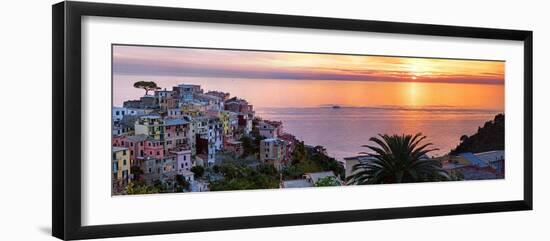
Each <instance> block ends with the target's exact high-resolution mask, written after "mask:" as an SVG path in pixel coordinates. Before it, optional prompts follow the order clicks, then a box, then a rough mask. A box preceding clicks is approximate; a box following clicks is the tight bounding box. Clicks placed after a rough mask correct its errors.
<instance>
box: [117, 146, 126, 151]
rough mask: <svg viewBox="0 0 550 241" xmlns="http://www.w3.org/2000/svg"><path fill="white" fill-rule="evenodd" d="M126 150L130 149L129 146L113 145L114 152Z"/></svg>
mask: <svg viewBox="0 0 550 241" xmlns="http://www.w3.org/2000/svg"><path fill="white" fill-rule="evenodd" d="M126 150H128V148H127V147H121V146H113V152H118V151H126Z"/></svg>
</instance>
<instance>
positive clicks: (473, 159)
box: [458, 152, 488, 167]
mask: <svg viewBox="0 0 550 241" xmlns="http://www.w3.org/2000/svg"><path fill="white" fill-rule="evenodd" d="M458 155H459V156H461V157H464V158H465V159H466V160H468V161H469V162H470V164H472V165H475V166H478V167H487V166H488V164H487V162H485V161H483V160H481V159H479V158H478V157H477V156H476V155H474V154H472V153H471V152H466V153H460V154H458Z"/></svg>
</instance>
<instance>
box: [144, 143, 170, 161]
mask: <svg viewBox="0 0 550 241" xmlns="http://www.w3.org/2000/svg"><path fill="white" fill-rule="evenodd" d="M144 144H145V146H144V149H143V150H144V152H145V156H148V157H152V158H155V159H163V158H164V154H165V151H164V146H163V145H162V142H161V141H159V140H155V139H151V138H148V139H147V140H145V143H144Z"/></svg>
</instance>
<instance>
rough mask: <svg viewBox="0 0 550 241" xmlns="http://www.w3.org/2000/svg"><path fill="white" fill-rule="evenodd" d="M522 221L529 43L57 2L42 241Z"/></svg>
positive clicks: (421, 27) (434, 31)
mask: <svg viewBox="0 0 550 241" xmlns="http://www.w3.org/2000/svg"><path fill="white" fill-rule="evenodd" d="M530 209H532V32H531V31H524V30H505V29H489V28H474V27H458V26H441V25H429V24H415V23H396V22H383V21H367V20H352V19H334V18H322V17H306V16H290V15H274V14H262V13H245V12H227V11H214V10H197V9H183V8H168V7H152V6H135V5H116V4H101V3H85V2H70V1H69V2H61V3H58V4H55V5H54V6H53V235H54V236H56V237H58V238H61V239H85V238H100V237H117V236H132V235H148V234H166V233H178V232H198V231H212V230H227V229H243V228H259V227H274V226H288V225H305V224H319V223H331V222H349V221H363V220H379V219H395V218H412V217H425V216H440V215H456V214H471V213H486V212H500V211H517V210H530Z"/></svg>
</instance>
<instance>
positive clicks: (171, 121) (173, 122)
mask: <svg viewBox="0 0 550 241" xmlns="http://www.w3.org/2000/svg"><path fill="white" fill-rule="evenodd" d="M187 123H189V122H187V121H186V120H184V119H165V120H164V124H165V125H167V126H175V125H185V124H187Z"/></svg>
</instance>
